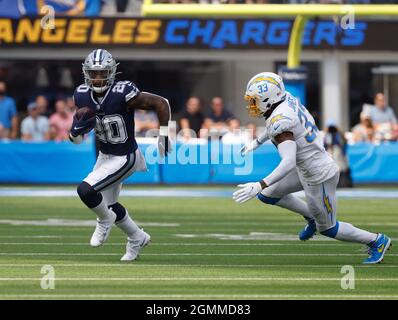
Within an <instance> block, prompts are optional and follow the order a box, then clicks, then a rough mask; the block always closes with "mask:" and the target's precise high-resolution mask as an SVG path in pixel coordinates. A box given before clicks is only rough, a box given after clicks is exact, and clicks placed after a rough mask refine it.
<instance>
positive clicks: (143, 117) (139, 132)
mask: <svg viewBox="0 0 398 320" xmlns="http://www.w3.org/2000/svg"><path fill="white" fill-rule="evenodd" d="M134 122H135V134H136V136H137V137H145V135H146V133H147V132H148V131H149V130H151V129H157V128H159V120H158V117H157V115H156V113H155V112H153V111H146V110H140V109H138V110H136V111H135V113H134Z"/></svg>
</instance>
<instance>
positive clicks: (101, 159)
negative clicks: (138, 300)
mask: <svg viewBox="0 0 398 320" xmlns="http://www.w3.org/2000/svg"><path fill="white" fill-rule="evenodd" d="M117 65H118V64H117V63H116V61H115V59H114V58H113V57H112V55H111V54H110V53H109V52H108V51H106V50H103V49H96V50H94V51H92V52H91V53H90V54H89V55H88V56H87V57H86V59H85V61H84V63H83V74H84V78H85V83H84V84H82V85H80V86H79V87H77V88H76V90H75V92H74V94H73V98H74V102H75V104H76V106H77V108H78V111H77V112H76V114H75V116H74V119H73V124H72V128H71V130H70V139H71V141H72V142H73V143H79V142H81V140H82V137H83V135H84V134H86V133H88V132H89V131H90V130H92V129H93V128H94V127H95V136H96V141H97V145H98V148H99V155H98V157H97V161H96V163H95V166H94V168H93V170H92V171H91V172H90V173H89V174H88V175H87V177H86V178H84V179H83V181H82V182H81V183H80V184H79V185H78V187H77V193H78V195H79V197H80V199H81V201H82V202H83V203H84V204H85V205H86V206H87V207H88V208H89V209H90V210H91V211H92V212H93V213H95V215H96V217H97V224H96V228H95V231H94V233H93V235H92V237H91V240H90V245H91V246H92V247H98V246H100V245H102V244H103V243H105V241H106V240H107V239H108V237H109V235H110V232H111V229H112V227H113V225H116V226H117V227H118V228H120V229H121V230H122V232H124V233H125V234H126V235H127V244H126V253H125V255H124V256H123V257H122V258H121V260H122V261H132V260H135V259H136V258H137V257H138V254H139V252H140V250H141V249H143V248H144V247H145V246H146V245H147V244H148V243H149V242H150V239H151V237H150V235H149V234H148V233H147V232H145V231H144V230H142V229H140V228H139V227H138V226H137V224H136V223H135V222H134V221H133V220H132V219H131V217H130V216H129V213H128V211H127V209H126V208H125V207H124V206H123V205H122V204H121V203H120V202H119V194H120V191H121V188H122V183H123V181H124V180H125V179H127V178H128V177H129V176H131V175H132V174H133V173H134V172H138V171H147V166H146V162H145V158H144V156H143V154H142V153H141V151H140V149H139V148H138V145H137V141H136V140H135V130H134V126H135V124H134V110H135V109H144V110H153V111H155V112H156V113H157V116H158V118H159V123H160V130H159V135H158V149H159V154H160V156H167V153H169V152H170V151H171V145H170V143H169V141H168V122H169V121H170V117H171V111H170V105H169V102H168V100H167V99H165V98H163V97H161V96H158V95H156V94H152V93H148V92H140V91H139V90H138V88H137V87H136V86H135V85H134V83H132V82H130V81H118V82H115V76H116V74H117V72H116V69H117Z"/></svg>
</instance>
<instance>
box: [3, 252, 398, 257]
mask: <svg viewBox="0 0 398 320" xmlns="http://www.w3.org/2000/svg"><path fill="white" fill-rule="evenodd" d="M118 255H120V254H119V253H70V252H61V253H60V252H58V253H57V252H54V253H51V252H36V253H31V252H23V253H18V252H9V253H7V252H0V256H118ZM364 255H365V253H362V254H359V253H358V254H357V253H144V254H142V256H276V257H277V256H298V257H317V256H319V257H320V256H325V257H335V256H341V257H345V256H349V257H352V256H361V257H362V256H364ZM388 256H390V257H396V256H398V254H396V253H389V254H388Z"/></svg>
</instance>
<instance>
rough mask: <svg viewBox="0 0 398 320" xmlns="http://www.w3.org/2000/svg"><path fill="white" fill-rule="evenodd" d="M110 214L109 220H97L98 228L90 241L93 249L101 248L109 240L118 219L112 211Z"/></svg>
mask: <svg viewBox="0 0 398 320" xmlns="http://www.w3.org/2000/svg"><path fill="white" fill-rule="evenodd" d="M110 213H111V217H110V218H109V219H107V220H98V219H97V226H96V227H95V231H94V233H93V235H92V237H91V240H90V245H91V246H92V247H99V246H100V245H102V244H103V243H104V242H105V241H106V240H107V239H108V237H109V235H110V233H111V230H112V226H113V224H114V223H115V220H116V217H117V216H116V214H115V213H114V212H112V211H110Z"/></svg>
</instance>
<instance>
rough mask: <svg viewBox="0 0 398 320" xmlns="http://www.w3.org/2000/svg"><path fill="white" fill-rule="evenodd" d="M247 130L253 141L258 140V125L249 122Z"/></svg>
mask: <svg viewBox="0 0 398 320" xmlns="http://www.w3.org/2000/svg"><path fill="white" fill-rule="evenodd" d="M246 130H248V131H249V132H248V134H249V135H250V136H251V140H253V139H256V138H257V125H256V124H255V123H254V122H248V123H247V124H246Z"/></svg>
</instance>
